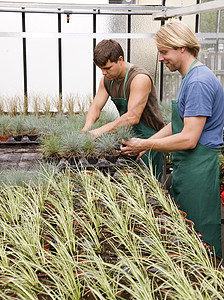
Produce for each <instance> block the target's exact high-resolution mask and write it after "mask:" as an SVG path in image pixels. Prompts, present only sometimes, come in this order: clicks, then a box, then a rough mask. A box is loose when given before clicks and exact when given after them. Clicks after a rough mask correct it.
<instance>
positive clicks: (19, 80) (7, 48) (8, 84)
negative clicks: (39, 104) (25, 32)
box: [0, 13, 23, 97]
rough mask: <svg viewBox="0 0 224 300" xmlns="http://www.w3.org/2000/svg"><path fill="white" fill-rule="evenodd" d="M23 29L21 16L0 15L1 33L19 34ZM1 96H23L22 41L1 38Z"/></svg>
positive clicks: (13, 14)
mask: <svg viewBox="0 0 224 300" xmlns="http://www.w3.org/2000/svg"><path fill="white" fill-rule="evenodd" d="M21 28H22V19H21V14H18V13H0V32H18V31H20V30H21ZM0 66H1V68H0V82H1V96H2V97H3V96H9V97H12V96H15V95H16V96H19V97H21V96H22V95H23V53H22V40H21V39H20V38H15V37H0Z"/></svg>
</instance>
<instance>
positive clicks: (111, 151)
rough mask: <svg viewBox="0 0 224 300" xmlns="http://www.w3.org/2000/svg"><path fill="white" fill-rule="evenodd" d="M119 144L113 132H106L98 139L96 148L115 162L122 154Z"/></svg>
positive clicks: (101, 154) (102, 155) (106, 157)
mask: <svg viewBox="0 0 224 300" xmlns="http://www.w3.org/2000/svg"><path fill="white" fill-rule="evenodd" d="M118 146H119V143H118V141H117V138H116V135H115V134H113V133H104V134H102V135H101V136H100V137H98V138H97V139H96V150H97V151H98V152H99V154H100V156H101V157H104V158H105V159H106V160H108V161H110V162H112V163H115V162H116V161H117V159H118V157H119V156H120V151H119V150H118V149H117V148H118Z"/></svg>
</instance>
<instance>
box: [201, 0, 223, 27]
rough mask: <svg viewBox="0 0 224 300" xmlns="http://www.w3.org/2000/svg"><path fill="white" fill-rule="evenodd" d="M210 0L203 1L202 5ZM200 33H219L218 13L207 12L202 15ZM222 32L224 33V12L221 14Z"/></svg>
mask: <svg viewBox="0 0 224 300" xmlns="http://www.w3.org/2000/svg"><path fill="white" fill-rule="evenodd" d="M205 2H208V0H201V3H205ZM200 31H201V32H216V31H217V11H211V12H205V13H201V15H200ZM219 31H220V32H224V11H222V12H221V19H220V30H219Z"/></svg>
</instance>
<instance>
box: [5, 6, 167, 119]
mask: <svg viewBox="0 0 224 300" xmlns="http://www.w3.org/2000/svg"><path fill="white" fill-rule="evenodd" d="M162 9H163V7H162V5H129V4H124V5H123V4H116V5H112V4H109V5H96V4H95V5H85V4H83V5H76V4H49V3H22V2H17V3H14V2H12V3H10V2H1V3H0V12H10V13H11V12H15V13H21V14H22V32H10V33H8V32H0V37H16V38H22V40H23V73H24V107H26V109H28V103H27V93H28V91H27V57H26V52H27V51H26V38H29V37H36V38H39V37H40V38H57V39H58V68H59V83H58V84H59V101H60V100H61V99H62V43H61V41H62V38H71V37H73V38H74V37H75V38H88V37H91V38H92V39H93V49H94V48H95V46H96V38H105V34H100V33H97V32H96V22H97V15H127V18H128V20H127V22H128V25H127V33H114V34H112V33H110V34H107V35H106V36H107V38H126V39H127V60H130V49H131V39H132V38H152V37H153V34H133V33H131V16H132V15H150V16H151V15H152V13H153V12H155V11H160V10H162ZM27 13H47V14H57V15H58V31H57V33H45V34H44V33H27V32H26V19H25V15H26V14H27ZM62 14H66V15H67V22H69V17H70V15H72V14H79V15H80V14H85V15H88V14H91V15H92V16H93V33H85V34H84V33H62V32H61V15H62ZM95 94H96V66H95V64H93V96H94V95H95ZM25 113H27V111H25Z"/></svg>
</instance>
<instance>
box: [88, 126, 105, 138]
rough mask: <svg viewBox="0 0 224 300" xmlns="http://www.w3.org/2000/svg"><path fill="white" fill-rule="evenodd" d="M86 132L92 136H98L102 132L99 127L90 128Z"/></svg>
mask: <svg viewBox="0 0 224 300" xmlns="http://www.w3.org/2000/svg"><path fill="white" fill-rule="evenodd" d="M88 133H89V134H91V135H92V136H93V137H94V138H98V137H99V136H101V134H102V132H101V130H100V128H96V129H93V130H90V131H88Z"/></svg>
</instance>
